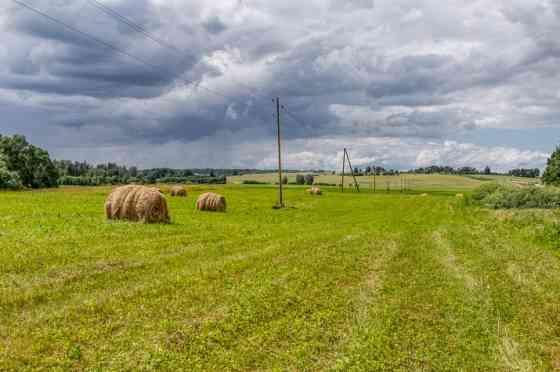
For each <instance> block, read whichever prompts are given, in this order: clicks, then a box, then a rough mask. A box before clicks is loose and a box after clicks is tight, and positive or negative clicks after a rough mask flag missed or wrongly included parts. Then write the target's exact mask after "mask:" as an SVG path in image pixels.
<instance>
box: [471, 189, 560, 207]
mask: <svg viewBox="0 0 560 372" xmlns="http://www.w3.org/2000/svg"><path fill="white" fill-rule="evenodd" d="M471 200H472V201H473V202H474V203H476V204H479V205H483V206H485V207H488V208H493V209H512V208H542V209H550V208H558V207H560V190H557V189H552V188H545V189H541V188H537V187H528V188H513V187H506V186H501V185H498V184H495V183H492V184H486V185H482V186H481V187H479V188H478V189H477V190H475V192H474V193H473V194H472V196H471Z"/></svg>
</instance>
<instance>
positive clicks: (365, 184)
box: [227, 173, 539, 192]
mask: <svg viewBox="0 0 560 372" xmlns="http://www.w3.org/2000/svg"><path fill="white" fill-rule="evenodd" d="M286 175H287V177H288V181H289V182H295V181H296V175H297V173H287V174H286ZM227 180H228V183H229V184H241V183H243V181H258V182H265V183H270V184H274V183H276V182H278V175H277V174H276V173H262V174H246V175H242V176H231V177H228V178H227ZM356 180H357V181H358V183H359V184H360V186H361V187H362V188H363V189H364V190H369V189H372V188H373V187H374V186H373V183H374V179H373V177H369V176H358V177H356ZM315 182H316V183H323V184H332V185H340V184H341V182H342V181H341V177H340V175H332V174H323V175H318V176H315ZM486 182H498V183H501V184H509V185H511V184H512V183H530V184H534V183H538V182H539V180H537V179H534V178H519V177H510V176H496V175H493V176H484V175H476V176H460V175H448V174H403V175H402V176H376V177H375V188H376V190H380V191H387V190H392V191H395V190H401V188H403V187H405V186H406V188H407V189H408V190H415V191H458V192H460V191H470V190H474V189H475V188H477V187H479V186H480V185H482V184H483V183H486ZM353 183H354V179H353V178H352V176H351V175H346V176H345V177H344V184H345V186H347V187H350V185H351V184H353Z"/></svg>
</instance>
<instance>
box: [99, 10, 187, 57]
mask: <svg viewBox="0 0 560 372" xmlns="http://www.w3.org/2000/svg"><path fill="white" fill-rule="evenodd" d="M88 2H89V3H90V4H92V5H93V6H95V7H96V8H97V9H99V10H101V11H102V12H104V13H105V14H107V15H109V16H110V17H113V18H115V19H117V20H118V21H119V22H122V23H124V24H126V25H128V26H129V27H131V28H132V29H134V30H135V31H137V32H139V33H141V34H142V35H144V36H145V37H147V38H148V39H150V40H152V41H153V42H155V43H157V44H159V45H161V46H162V47H164V48H168V49H172V50H174V51H175V52H177V53H180V54H184V52H183V51H182V50H180V49H179V48H177V47H176V46H174V45H172V44H170V43H168V42H166V41H164V40H161V39H160V38H158V37H156V36H154V35H152V34H151V33H150V32H149V31H148V30H147V29H146V28H145V27H143V26H141V25H139V24H137V23H135V22H134V21H133V20H131V19H129V18H127V17H126V16H124V15H122V14H121V13H119V12H117V11H116V10H114V9H112V8H110V7H108V6H107V5H105V4H103V3H101V2H99V1H98V0H88Z"/></svg>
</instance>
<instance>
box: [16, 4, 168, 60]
mask: <svg viewBox="0 0 560 372" xmlns="http://www.w3.org/2000/svg"><path fill="white" fill-rule="evenodd" d="M12 1H14V2H15V3H17V4H19V5H20V6H22V7H24V8H27V9H28V10H30V11H32V12H34V13H37V14H39V15H40V16H42V17H45V18H47V19H48V20H50V21H51V22H54V23H58V24H59V25H61V26H63V27H65V28H67V29H69V30H70V31H72V32H76V33H78V34H80V35H82V36H84V37H86V38H87V39H89V40H91V41H94V42H96V43H98V44H101V45H103V46H104V47H106V48H109V49H112V50H114V51H116V52H118V53H120V54H123V55H125V56H127V57H129V58H132V59H134V60H136V61H138V62H140V63H142V64H144V65H146V66H149V67H151V68H153V69H159V67H157V66H156V65H152V64H151V63H149V62H147V61H144V60H143V59H142V58H140V57H136V56H135V55H132V54H130V53H128V52H127V51H124V50H122V49H120V48H119V47H116V46H114V45H112V44H109V43H108V42H106V41H103V40H101V39H98V38H97V37H95V36H93V35H90V34H88V33H87V32H84V31H80V30H78V29H77V28H75V27H73V26H70V25H69V24H67V23H65V22H63V21H61V20H59V19H57V18H55V17H52V16H50V15H48V14H47V13H44V12H42V11H40V10H39V9H37V8H35V7H32V6H31V5H29V4H26V3H24V2H23V1H20V0H12Z"/></svg>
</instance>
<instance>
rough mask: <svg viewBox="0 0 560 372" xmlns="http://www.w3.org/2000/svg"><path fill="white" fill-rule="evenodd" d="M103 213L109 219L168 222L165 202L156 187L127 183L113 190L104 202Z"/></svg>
mask: <svg viewBox="0 0 560 372" xmlns="http://www.w3.org/2000/svg"><path fill="white" fill-rule="evenodd" d="M105 214H106V215H107V218H108V219H110V220H129V221H137V222H143V223H168V222H169V221H170V218H169V211H168V209H167V202H166V200H165V197H164V196H163V194H162V193H161V192H160V191H159V190H158V189H156V188H150V187H146V186H138V185H128V186H121V187H118V188H116V189H115V190H113V192H111V194H110V195H109V196H108V197H107V201H106V202H105Z"/></svg>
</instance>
